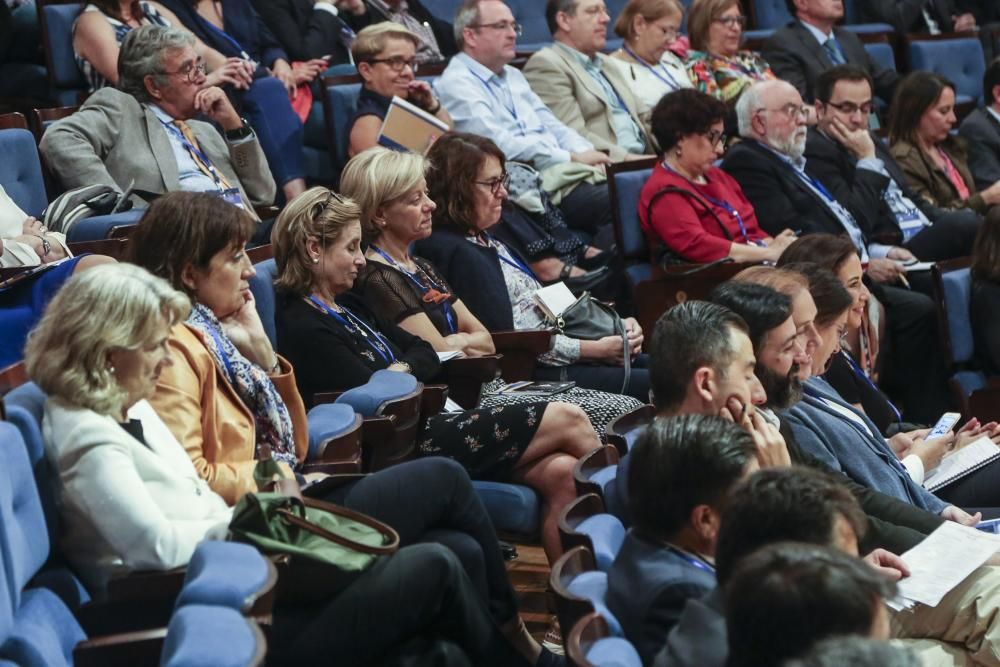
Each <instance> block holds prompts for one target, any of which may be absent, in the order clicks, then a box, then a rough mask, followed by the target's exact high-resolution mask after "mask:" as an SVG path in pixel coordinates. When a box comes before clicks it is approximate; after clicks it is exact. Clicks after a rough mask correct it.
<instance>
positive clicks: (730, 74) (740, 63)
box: [687, 51, 777, 105]
mask: <svg viewBox="0 0 1000 667" xmlns="http://www.w3.org/2000/svg"><path fill="white" fill-rule="evenodd" d="M687 70H688V77H690V79H691V82H692V83H693V84H694V87H695V88H696V89H697V90H700V91H701V92H703V93H708V94H709V95H713V96H715V97H717V98H719V99H720V100H722V101H723V102H725V103H726V104H730V105H733V104H736V100H738V99H739V97H740V95H742V94H743V91H744V90H746V89H747V88H748V87H749V86H751V85H752V84H753V83H754V82H756V81H766V80H767V79H776V78H777V77H776V76H775V74H774V72H772V71H771V66H770V65H768V64H767V61H766V60H764V59H763V58H762V57H760V55H759V54H757V53H754V52H753V51H740V52H739V53H737V54H736V55H735V56H733V57H732V58H726V57H723V56H717V55H713V54H711V53H705V52H704V51H691V52H690V53H689V54H688V60H687Z"/></svg>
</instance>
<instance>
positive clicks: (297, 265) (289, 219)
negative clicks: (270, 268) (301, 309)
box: [271, 187, 361, 295]
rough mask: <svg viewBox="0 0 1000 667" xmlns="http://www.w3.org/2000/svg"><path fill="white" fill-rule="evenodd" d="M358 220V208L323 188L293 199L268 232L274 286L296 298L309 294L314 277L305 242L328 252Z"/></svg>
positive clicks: (312, 189)
mask: <svg viewBox="0 0 1000 667" xmlns="http://www.w3.org/2000/svg"><path fill="white" fill-rule="evenodd" d="M360 218H361V209H360V208H359V207H358V205H357V204H355V203H354V202H353V201H352V200H350V199H348V198H346V197H341V196H340V195H338V194H336V193H334V192H333V190H327V189H326V188H322V187H316V188H309V189H308V190H306V191H305V192H303V193H302V194H301V195H299V196H298V197H296V198H295V199H293V200H292V202H291V203H290V204H288V205H287V206H285V208H284V210H282V211H281V213H280V214H279V215H278V219H277V221H276V222H275V223H274V229H273V230H271V245H272V247H273V248H274V262H275V264H276V265H277V268H278V278H277V280H275V281H274V284H275V286H276V287H278V288H279V289H283V290H287V291H289V292H291V293H293V294H299V295H304V294H308V293H309V292H310V291H312V288H313V284H314V283H315V277H314V276H313V262H312V260H310V259H309V255H308V254H307V253H306V241H308V240H309V239H310V238H315V239H316V240H317V242H318V243H319V245H320V247H321V248H323V249H326V248H329V247H330V246H331V245H333V244H334V243H336V242H337V239H339V238H340V235H341V234H342V233H343V232H344V229H345V228H346V227H348V226H349V225H351V224H353V223H355V222H358V220H359V219H360Z"/></svg>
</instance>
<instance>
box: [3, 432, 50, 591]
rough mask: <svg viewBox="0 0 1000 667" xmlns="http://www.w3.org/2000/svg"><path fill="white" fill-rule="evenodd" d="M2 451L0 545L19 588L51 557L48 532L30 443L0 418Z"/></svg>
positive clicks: (13, 585) (11, 582) (9, 577)
mask: <svg viewBox="0 0 1000 667" xmlns="http://www.w3.org/2000/svg"><path fill="white" fill-rule="evenodd" d="M0 454H2V460H3V462H4V464H3V466H0V467H2V468H3V470H4V472H3V473H0V475H6V479H3V477H0V480H3V481H2V484H0V487H3V491H2V492H0V549H2V550H3V553H4V554H5V570H6V577H7V583H8V585H9V586H11V588H12V589H13V590H15V591H17V590H20V589H23V588H24V587H25V586H27V584H28V582H29V581H31V579H32V577H34V576H35V573H36V572H38V571H39V570H40V569H41V568H42V566H43V565H44V564H45V561H46V560H48V557H49V533H48V529H47V528H46V525H45V514H44V512H43V511H42V501H41V498H40V497H39V495H38V488H37V487H36V486H35V477H34V475H33V474H32V470H31V463H30V462H29V460H28V449H27V446H26V445H25V443H24V440H23V438H21V433H20V432H19V431H18V430H17V428H16V427H15V426H14V425H13V424H11V423H9V422H0Z"/></svg>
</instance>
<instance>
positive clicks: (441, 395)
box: [420, 384, 448, 419]
mask: <svg viewBox="0 0 1000 667" xmlns="http://www.w3.org/2000/svg"><path fill="white" fill-rule="evenodd" d="M447 400H448V385H444V384H425V385H424V391H423V393H421V394H420V415H421V419H426V418H427V417H433V416H434V415H436V414H438V413H439V412H441V411H442V410H443V409H444V404H445V401H447Z"/></svg>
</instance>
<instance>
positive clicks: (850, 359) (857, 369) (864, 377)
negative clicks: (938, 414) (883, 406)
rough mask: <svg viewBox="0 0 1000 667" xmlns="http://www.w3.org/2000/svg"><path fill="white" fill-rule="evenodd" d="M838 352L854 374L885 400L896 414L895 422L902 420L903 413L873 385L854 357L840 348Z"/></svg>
mask: <svg viewBox="0 0 1000 667" xmlns="http://www.w3.org/2000/svg"><path fill="white" fill-rule="evenodd" d="M840 354H841V355H843V357H844V358H845V359H847V363H848V364H849V365H850V367H851V370H852V371H854V374H855V375H857V376H858V377H859V378H861V379H862V380H864V381H865V382H867V383H868V386H869V387H871V388H872V389H873V390H874V391H875V393H877V394H878V395H879V396H881V397H882V398H884V399H885V402H886V403H887V404H888V405H889V407H890V408H891V409H892V413H893V414H894V415H895V416H896V421H897V422H901V421H903V415H902V414H901V413H900V412H899V408H897V407H896V406H895V405H893V402H892V401H890V400H889V397H888V396H886V395H885V394H883V393H882V391H881V390H880V389H879V388H878V387H877V386H875V383H874V382H872V379H871V378H870V377H868V375H867V374H866V373H865V372H864V371H863V370H861V366H859V365H858V362H856V361H855V360H854V357H852V356H851V355H850V354H848V353H847V352H846V351H845V350H841V351H840Z"/></svg>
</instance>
